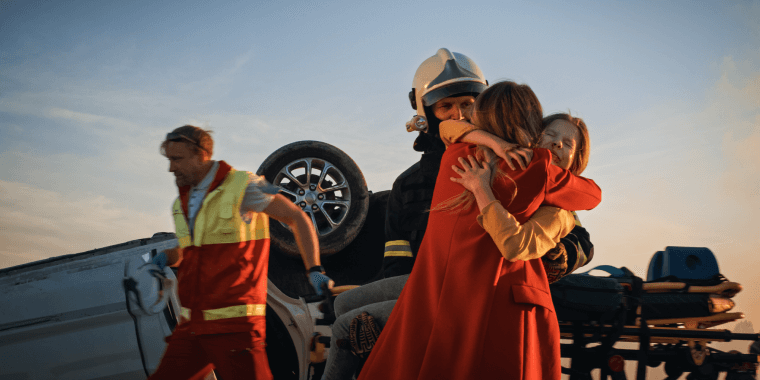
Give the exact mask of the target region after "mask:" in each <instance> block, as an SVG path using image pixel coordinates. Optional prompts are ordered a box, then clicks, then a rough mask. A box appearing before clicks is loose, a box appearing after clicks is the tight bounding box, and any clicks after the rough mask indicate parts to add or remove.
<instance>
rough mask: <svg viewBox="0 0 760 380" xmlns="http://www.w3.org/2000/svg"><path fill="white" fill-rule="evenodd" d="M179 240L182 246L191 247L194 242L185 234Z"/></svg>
mask: <svg viewBox="0 0 760 380" xmlns="http://www.w3.org/2000/svg"><path fill="white" fill-rule="evenodd" d="M177 240H178V242H179V246H180V248H185V247H189V246H190V245H192V244H193V242H192V240H190V236H183V237H181V238H179V239H177Z"/></svg>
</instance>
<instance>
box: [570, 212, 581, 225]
mask: <svg viewBox="0 0 760 380" xmlns="http://www.w3.org/2000/svg"><path fill="white" fill-rule="evenodd" d="M570 212H571V213H572V214H573V219H575V225H576V226H578V227H583V226H581V220H580V219H579V218H578V214H576V213H575V211H570Z"/></svg>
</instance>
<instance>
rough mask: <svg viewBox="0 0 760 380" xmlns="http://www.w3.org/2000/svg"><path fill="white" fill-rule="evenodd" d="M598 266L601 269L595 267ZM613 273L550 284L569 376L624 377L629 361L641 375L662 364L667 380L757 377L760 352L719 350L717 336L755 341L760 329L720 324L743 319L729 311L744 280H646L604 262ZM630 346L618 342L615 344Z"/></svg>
mask: <svg viewBox="0 0 760 380" xmlns="http://www.w3.org/2000/svg"><path fill="white" fill-rule="evenodd" d="M595 269H597V268H595ZM599 269H602V270H605V271H607V272H609V273H610V276H609V277H596V276H590V275H588V274H577V275H569V276H566V277H565V278H563V279H562V280H560V281H558V282H557V283H555V284H552V285H551V289H552V298H553V300H554V304H555V310H556V312H557V318H558V320H559V323H560V334H561V337H562V338H563V339H564V341H565V342H567V341H569V343H562V344H561V351H562V357H565V358H569V359H570V361H571V364H570V366H569V367H563V369H562V372H563V373H565V374H568V375H570V376H569V377H570V379H571V380H579V379H591V371H592V370H594V369H599V370H600V372H601V379H608V378H610V379H613V380H620V379H626V373H625V371H624V367H625V362H626V361H635V362H637V368H636V379H637V380H643V379H645V378H646V367H647V366H649V367H658V366H660V365H661V364H663V363H664V364H665V368H664V369H665V373H666V375H667V379H678V378H680V376H681V375H683V374H684V373H688V375H687V377H686V378H687V379H717V378H718V375H719V374H720V373H722V372H725V373H726V374H727V375H726V376H727V377H726V379H728V380H739V379H741V380H744V379H755V378H756V375H757V366H758V364H757V363H758V352H752V353H741V352H722V351H720V350H717V349H715V348H712V347H710V346H709V344H710V343H712V342H728V341H736V340H744V341H749V342H748V343H747V347H749V346H750V344H751V342H758V340H760V334H737V333H732V332H730V331H729V330H726V329H718V328H715V327H716V326H720V325H722V324H725V323H728V322H734V321H737V320H740V319H742V318H744V314H743V313H741V312H733V311H731V310H732V309H733V307H734V306H735V304H734V302H733V301H732V300H731V298H732V297H734V296H735V295H736V294H737V293H739V292H740V291H741V290H742V287H741V285H740V284H738V283H735V282H731V281H728V280H727V279H725V278H724V277H723V276H721V275H714V276H712V277H711V278H709V279H701V280H680V279H678V278H676V277H674V276H670V277H666V278H664V279H659V280H655V281H647V282H644V281H643V280H642V279H640V278H638V277H636V276H635V275H633V273H631V272H630V271H629V270H627V269H626V268H620V269H618V268H614V267H608V266H603V267H602V268H599ZM626 342H627V343H634V344H628V345H627V346H628V347H636V344H635V343H638V348H621V347H620V346H624V345H620V346H616V345H617V344H618V343H626Z"/></svg>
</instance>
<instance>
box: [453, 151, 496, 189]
mask: <svg viewBox="0 0 760 380" xmlns="http://www.w3.org/2000/svg"><path fill="white" fill-rule="evenodd" d="M468 159H469V161H470V162H469V163H468V162H467V161H466V160H465V159H464V158H462V157H459V163H460V164H461V165H462V169H460V168H459V167H458V166H456V165H451V169H452V170H454V172H455V173H457V174H459V176H460V177H461V178H454V177H451V180H452V181H453V182H456V183H458V184H460V185H462V186H464V188H465V189H467V190H469V191H470V192H472V193H477V192H478V190H490V189H491V168H490V167H489V166H488V163H487V162H484V163H483V166H481V164H480V163H479V162H478V160H476V159H475V157H473V156H468Z"/></svg>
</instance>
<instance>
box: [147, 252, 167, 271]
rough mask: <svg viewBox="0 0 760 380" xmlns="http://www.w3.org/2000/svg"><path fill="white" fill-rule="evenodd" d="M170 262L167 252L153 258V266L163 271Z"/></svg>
mask: <svg viewBox="0 0 760 380" xmlns="http://www.w3.org/2000/svg"><path fill="white" fill-rule="evenodd" d="M167 261H168V258H167V257H166V252H165V251H161V252H160V253H159V254H158V255H156V256H154V257H153V260H151V262H150V263H151V264H153V265H156V266H158V267H159V268H160V269H161V270H162V271H163V270H164V268H166V263H167Z"/></svg>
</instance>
